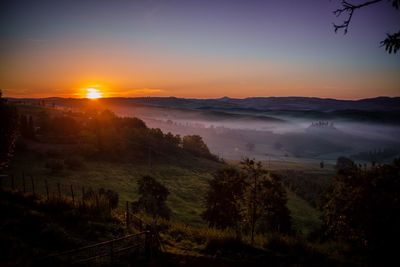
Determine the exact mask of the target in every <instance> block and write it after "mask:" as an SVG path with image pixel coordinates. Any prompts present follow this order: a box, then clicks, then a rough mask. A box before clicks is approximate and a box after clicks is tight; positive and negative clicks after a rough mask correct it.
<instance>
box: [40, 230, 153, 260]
mask: <svg viewBox="0 0 400 267" xmlns="http://www.w3.org/2000/svg"><path fill="white" fill-rule="evenodd" d="M149 234H150V232H149V231H142V232H140V233H137V234H131V235H126V236H123V237H120V238H116V239H111V240H108V241H104V242H100V243H96V244H93V245H89V246H85V247H81V248H77V249H72V250H68V251H65V252H61V253H55V254H51V255H49V256H46V257H44V258H41V259H39V260H36V262H37V263H40V264H62V263H66V264H68V265H72V264H82V263H86V262H91V261H106V260H107V258H108V261H109V262H110V263H111V264H112V263H114V262H115V259H116V256H122V255H125V254H128V253H133V252H138V253H144V254H145V255H147V254H149V252H148V251H146V250H149V249H150V248H151V246H150V245H149V244H148V242H149V241H150V239H149Z"/></svg>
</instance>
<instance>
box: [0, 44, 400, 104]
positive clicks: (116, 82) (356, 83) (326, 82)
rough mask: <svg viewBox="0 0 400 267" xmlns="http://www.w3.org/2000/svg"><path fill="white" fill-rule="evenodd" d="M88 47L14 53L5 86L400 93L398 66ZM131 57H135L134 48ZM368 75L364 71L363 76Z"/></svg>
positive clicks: (40, 92)
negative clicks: (99, 51)
mask: <svg viewBox="0 0 400 267" xmlns="http://www.w3.org/2000/svg"><path fill="white" fill-rule="evenodd" d="M86 52H87V53H88V54H90V53H89V52H88V51H86ZM81 53H82V56H81ZM81 53H79V54H76V55H74V56H73V57H71V55H69V56H68V54H67V55H58V56H57V57H56V58H54V57H51V55H47V53H45V54H43V55H41V57H40V58H39V56H38V57H37V58H36V56H35V58H29V57H28V55H19V57H24V56H25V57H28V58H25V60H22V59H21V60H15V55H14V56H13V57H12V58H11V57H10V58H9V59H8V62H9V64H7V66H8V67H9V70H8V71H7V72H1V73H0V86H1V87H0V88H1V89H2V90H3V94H4V95H5V96H6V97H16V98H25V97H26V98H42V97H53V96H56V97H77V98H81V97H85V89H86V88H90V87H94V88H97V89H99V90H100V91H101V92H102V93H103V97H141V96H176V97H186V98H218V97H222V96H229V97H236V98H245V97H251V96H309V97H322V98H337V99H360V98H368V97H375V96H379V95H386V96H398V95H399V84H400V78H398V77H397V78H396V75H395V74H394V73H391V71H390V70H389V71H388V72H382V71H380V72H377V71H376V70H373V69H359V70H351V71H350V70H349V69H345V70H341V69H340V68H336V69H335V68H332V67H330V66H323V65H318V64H316V63H315V62H314V63H313V62H309V63H297V64H295V63H290V62H278V61H277V62H272V61H270V62H268V63H265V62H259V61H248V62H240V64H239V62H235V61H233V60H232V61H223V62H220V63H215V62H213V63H209V62H206V61H204V60H197V61H196V60H188V59H185V58H177V57H175V59H174V60H172V59H171V58H169V59H168V58H165V57H164V58H163V57H162V56H161V55H160V57H159V58H157V59H156V58H152V59H150V58H149V57H146V56H143V58H138V57H136V61H133V62H132V61H131V60H124V61H122V59H121V58H119V57H116V56H115V55H102V56H100V57H96V56H93V57H89V56H88V55H87V56H83V55H85V52H83V51H82V52H81ZM124 57H125V59H127V58H128V59H129V57H127V55H124ZM138 59H139V60H138ZM132 60H133V59H132ZM142 62H145V63H142ZM171 62H172V63H171ZM38 64H39V65H40V66H41V67H40V68H38V67H37V65H38ZM187 66H190V68H188V67H187ZM315 70H318V74H317V72H316V71H315ZM360 76H361V77H363V78H362V79H360V78H355V77H360ZM380 88H385V90H379V89H380Z"/></svg>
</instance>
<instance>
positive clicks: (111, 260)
mask: <svg viewBox="0 0 400 267" xmlns="http://www.w3.org/2000/svg"><path fill="white" fill-rule="evenodd" d="M110 263H111V265H112V264H113V263H114V242H111V243H110Z"/></svg>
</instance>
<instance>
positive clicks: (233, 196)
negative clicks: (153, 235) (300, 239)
mask: <svg viewBox="0 0 400 267" xmlns="http://www.w3.org/2000/svg"><path fill="white" fill-rule="evenodd" d="M209 183H210V189H209V191H208V193H207V196H206V200H205V204H206V210H205V211H204V213H203V214H202V217H203V218H204V219H205V220H206V221H207V222H208V224H209V226H210V227H216V228H220V229H224V228H228V227H229V228H233V229H235V230H236V232H237V233H238V234H240V233H241V231H242V230H243V231H247V232H249V233H250V234H251V240H252V242H254V234H255V231H256V228H257V229H259V230H264V231H273V232H281V233H288V232H290V231H291V218H290V214H289V210H288V208H287V206H286V204H287V196H286V191H285V189H284V187H283V186H282V184H281V182H280V180H279V178H278V177H277V176H275V175H272V174H271V173H269V172H267V171H266V170H264V169H263V168H262V165H261V162H256V161H254V160H250V159H245V160H243V161H242V162H241V165H240V170H238V169H235V168H232V167H227V168H224V169H221V170H219V171H217V172H216V173H215V175H214V178H213V179H212V180H211V181H210V182H209Z"/></svg>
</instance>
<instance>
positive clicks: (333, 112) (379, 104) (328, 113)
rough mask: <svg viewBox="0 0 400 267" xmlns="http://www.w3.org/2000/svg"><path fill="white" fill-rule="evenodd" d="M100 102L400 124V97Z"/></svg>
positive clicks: (61, 102) (76, 102)
mask: <svg viewBox="0 0 400 267" xmlns="http://www.w3.org/2000/svg"><path fill="white" fill-rule="evenodd" d="M9 100H10V101H25V102H39V101H41V100H44V101H45V102H52V103H54V104H55V105H57V106H65V107H75V108H79V107H82V106H84V105H85V103H87V101H90V100H88V99H76V98H57V97H52V98H44V99H13V98H9ZM100 101H101V103H102V104H103V105H104V106H105V107H106V108H107V107H109V108H111V109H112V107H117V106H119V107H135V106H143V107H154V108H166V109H178V110H186V111H196V112H198V111H201V112H202V114H204V115H207V116H208V117H218V118H227V117H230V118H233V117H235V116H236V117H241V118H243V119H245V118H249V117H251V118H253V119H264V120H270V121H272V120H278V119H279V118H284V117H287V116H289V117H292V118H305V119H310V120H333V119H344V120H352V121H363V122H375V123H388V124H395V125H399V124H400V97H376V98H368V99H361V100H338V99H330V98H315V97H249V98H243V99H239V98H229V97H222V98H215V99H193V98H177V97H133V98H122V97H115V98H103V99H101V100H100Z"/></svg>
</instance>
